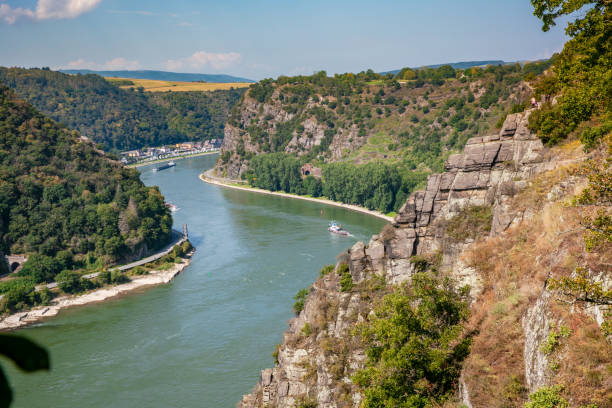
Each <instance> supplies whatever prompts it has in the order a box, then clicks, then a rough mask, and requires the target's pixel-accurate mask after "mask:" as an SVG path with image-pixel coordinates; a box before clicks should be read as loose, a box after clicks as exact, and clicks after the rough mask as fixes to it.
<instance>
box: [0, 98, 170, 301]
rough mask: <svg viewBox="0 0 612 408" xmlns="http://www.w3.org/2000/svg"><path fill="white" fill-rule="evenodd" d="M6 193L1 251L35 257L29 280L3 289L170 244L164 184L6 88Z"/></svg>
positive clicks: (2, 164) (2, 116)
mask: <svg viewBox="0 0 612 408" xmlns="http://www.w3.org/2000/svg"><path fill="white" fill-rule="evenodd" d="M0 191H1V193H0V251H1V252H3V253H4V254H27V255H28V256H29V258H28V261H27V262H26V263H25V265H24V267H23V269H22V270H21V271H20V272H19V273H20V275H21V276H23V278H22V279H21V280H13V281H10V282H8V283H6V284H4V283H3V284H2V285H0V292H6V291H8V292H10V291H15V290H18V289H19V288H22V289H23V290H26V289H24V288H27V290H26V292H28V291H33V288H34V286H33V285H34V284H35V283H38V282H46V281H51V280H53V278H54V277H55V275H56V274H58V273H59V272H61V271H63V270H67V269H90V268H102V267H104V266H107V265H110V264H114V263H116V262H120V261H122V260H128V259H133V258H135V257H139V256H140V255H141V254H143V253H145V252H147V251H148V250H151V249H155V248H158V247H161V246H163V245H165V244H166V243H167V242H168V241H169V239H170V228H171V226H172V218H171V216H170V213H169V210H168V209H167V208H166V207H165V205H164V198H163V197H162V195H161V194H160V192H159V190H158V189H157V188H156V187H146V186H145V185H144V184H143V183H142V182H141V181H140V178H139V173H138V172H137V171H136V170H133V169H127V168H124V167H123V166H122V165H121V164H120V163H119V162H117V161H115V160H113V159H112V158H110V157H108V156H106V155H105V154H104V152H101V151H100V150H97V149H96V148H95V146H94V145H93V144H92V143H91V142H88V141H86V140H85V139H83V138H81V137H80V135H79V134H78V132H76V131H72V130H69V129H67V128H65V127H63V126H61V125H58V124H57V123H55V122H53V121H52V120H50V119H48V118H46V117H45V116H43V115H42V114H40V113H39V112H37V111H36V110H35V109H34V108H33V107H32V106H31V105H30V104H28V103H26V102H24V101H22V100H20V99H18V98H17V97H16V96H15V94H14V93H13V92H12V91H11V90H9V89H8V88H6V87H4V86H0ZM22 289H19V290H22ZM19 293H22V292H19ZM13 294H15V293H13ZM26 294H27V293H26ZM15 295H16V296H17V294H15ZM19 296H21V295H19ZM19 296H18V297H19ZM24 296H25V295H24ZM7 299H8V300H9V301H10V299H11V297H10V296H9V297H8V298H7ZM4 306H6V307H8V308H9V309H10V308H13V307H16V308H19V305H17V304H12V305H10V304H9V305H8V306H7V305H4Z"/></svg>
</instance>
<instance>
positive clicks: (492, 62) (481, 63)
mask: <svg viewBox="0 0 612 408" xmlns="http://www.w3.org/2000/svg"><path fill="white" fill-rule="evenodd" d="M504 64H508V63H507V62H504V61H502V60H483V61H461V62H449V63H445V64H433V65H425V66H424V67H420V68H440V67H442V66H444V65H450V66H451V67H452V68H454V69H467V68H472V67H486V66H487V65H504ZM413 69H418V68H413ZM400 71H401V69H394V70H391V71H385V72H381V73H380V74H381V75H386V74H391V75H396V74H398V73H399V72H400Z"/></svg>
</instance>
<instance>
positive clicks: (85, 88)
mask: <svg viewBox="0 0 612 408" xmlns="http://www.w3.org/2000/svg"><path fill="white" fill-rule="evenodd" d="M0 83H4V84H5V85H7V86H9V87H10V88H12V89H13V90H15V92H16V93H17V95H18V96H19V97H20V98H22V99H25V100H27V101H28V102H30V103H31V104H32V105H34V106H35V107H36V108H37V109H38V110H40V111H41V112H43V113H44V114H46V115H48V116H50V117H51V118H52V119H54V120H56V121H58V122H62V123H64V124H66V125H67V126H68V127H70V128H72V129H76V130H78V131H79V132H80V133H81V134H82V135H84V136H87V137H89V138H90V139H92V140H94V141H95V142H96V143H100V144H101V145H102V146H103V148H104V149H105V150H112V151H117V150H129V149H136V148H140V147H143V146H159V145H163V144H171V143H178V142H182V141H186V140H205V139H213V138H222V137H223V128H224V124H225V121H226V120H227V116H228V114H229V112H230V110H231V108H232V106H233V105H234V104H235V103H236V102H237V101H238V99H239V98H240V96H241V95H242V93H243V92H244V90H239V89H229V90H217V91H213V92H181V93H172V92H165V93H155V94H152V93H144V92H140V91H137V90H129V89H121V88H119V87H118V86H117V85H115V84H112V83H110V82H108V81H106V80H105V79H104V78H102V77H100V76H98V75H68V74H63V73H61V72H56V71H49V70H45V69H21V68H2V67H0ZM177 106H180V109H177V108H176V107H177Z"/></svg>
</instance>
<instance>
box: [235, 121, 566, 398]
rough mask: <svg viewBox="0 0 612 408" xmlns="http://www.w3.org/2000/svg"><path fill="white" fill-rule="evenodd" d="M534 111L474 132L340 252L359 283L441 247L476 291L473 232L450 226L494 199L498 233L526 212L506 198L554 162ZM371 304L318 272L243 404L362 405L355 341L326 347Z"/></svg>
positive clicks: (531, 323) (538, 379)
mask: <svg viewBox="0 0 612 408" xmlns="http://www.w3.org/2000/svg"><path fill="white" fill-rule="evenodd" d="M528 115H529V113H519V114H513V115H509V116H508V117H507V119H506V121H505V122H504V125H503V127H502V129H501V130H500V132H499V133H498V134H496V135H492V136H487V137H477V138H472V139H470V140H469V141H468V143H467V145H466V147H465V149H464V151H463V153H461V154H455V155H452V156H450V157H449V158H448V161H447V162H446V165H445V169H446V171H445V172H444V173H442V174H435V175H432V176H430V177H429V179H428V181H427V187H426V189H425V191H419V192H416V193H414V194H413V195H412V196H410V197H409V198H408V200H407V201H406V203H405V204H404V205H403V206H402V208H401V209H400V211H399V212H398V214H397V216H396V217H395V220H394V222H393V224H392V225H387V226H386V227H385V228H384V229H383V230H382V231H381V233H380V234H378V235H375V236H373V237H372V238H371V240H370V242H369V243H368V244H367V245H366V244H364V243H362V242H358V243H356V244H355V245H354V246H353V247H352V248H351V249H350V250H349V251H348V253H347V254H345V255H344V259H343V261H344V262H347V263H348V265H349V269H350V273H351V276H352V279H353V282H354V283H355V284H356V285H359V284H365V283H366V282H368V281H369V280H372V279H375V278H376V277H377V276H379V277H382V278H383V279H385V280H386V283H387V284H396V283H400V282H405V281H410V278H411V276H412V274H413V273H414V265H413V264H412V263H411V257H413V256H415V255H426V254H433V253H438V254H441V256H442V267H443V269H445V270H446V271H447V272H449V273H451V274H452V275H453V276H454V277H455V278H456V279H457V280H458V281H459V282H460V283H462V284H469V285H470V287H471V289H472V293H471V294H472V296H473V297H474V298H475V297H476V296H477V295H478V293H479V292H480V290H481V287H480V284H479V282H480V278H479V277H478V276H477V274H476V273H475V271H474V270H473V269H471V268H469V267H467V266H465V265H464V264H463V262H462V259H461V253H462V252H463V251H464V250H465V249H466V248H467V247H468V246H469V245H470V244H471V242H472V239H470V238H468V237H469V234H468V233H467V231H466V234H465V235H466V237H465V238H462V237H459V238H458V239H453V240H451V239H449V238H448V237H447V236H446V234H445V231H446V225H447V224H448V222H449V220H451V219H452V218H453V217H455V216H456V215H457V214H459V213H460V212H461V210H462V209H464V208H466V207H469V206H490V207H491V208H492V221H491V224H492V225H491V232H490V234H491V235H497V234H500V233H502V232H503V231H504V230H505V229H507V228H508V227H509V226H511V225H513V224H514V223H516V222H518V221H519V220H520V218H521V216H522V215H521V214H517V213H513V211H511V209H510V206H509V205H508V200H509V199H510V198H511V197H512V196H514V195H515V194H516V193H517V192H518V191H520V190H521V189H522V188H524V186H525V185H526V182H527V180H528V179H529V178H530V177H531V176H533V175H534V174H537V173H539V172H541V171H543V170H546V169H549V168H551V167H552V166H553V165H554V162H551V161H549V160H548V159H547V158H546V157H547V156H546V155H545V154H544V150H545V149H544V147H543V145H542V143H541V142H540V140H539V139H538V138H537V137H536V136H535V135H533V134H532V133H531V132H530V131H529V130H528V129H527V118H528ZM335 279H336V280H337V278H335ZM330 305H333V309H334V310H335V312H334V313H332V314H329V313H327V312H322V311H323V310H326V311H329V310H330V308H331V306H330ZM371 306H372V304H371V299H370V300H367V299H366V300H364V299H362V298H360V296H359V294H356V293H352V294H351V293H342V292H340V291H339V286H338V282H337V281H334V278H333V275H332V276H331V277H330V276H328V277H325V278H323V279H320V280H318V281H317V283H315V285H314V286H313V288H312V290H311V294H310V295H309V297H308V300H307V302H306V307H305V310H304V311H303V312H302V313H301V314H300V315H299V316H298V317H296V318H295V319H292V320H291V321H290V323H289V330H288V331H287V332H286V333H285V335H284V338H283V343H282V345H281V346H280V348H279V351H278V364H277V365H276V367H275V368H274V369H271V370H264V371H263V372H262V376H261V378H260V381H259V382H258V384H257V386H256V387H255V389H254V390H253V392H252V393H251V394H249V395H247V396H245V397H244V398H243V400H242V402H241V403H240V404H239V406H241V407H259V406H277V407H291V406H294V404H295V403H296V402H297V401H300V400H304V401H306V400H308V401H316V403H317V404H318V405H317V406H318V407H343V406H353V407H357V406H358V405H359V401H360V395H359V393H358V392H357V390H356V389H355V388H354V387H353V386H352V384H351V381H350V375H351V374H352V373H353V372H354V371H355V370H357V369H358V368H360V367H361V364H362V363H363V360H364V358H363V350H361V349H360V348H359V347H358V345H356V346H354V348H352V349H351V351H350V353H348V355H344V354H343V352H342V348H340V349H339V348H337V347H336V348H334V349H333V350H334V352H333V353H331V354H330V353H326V352H325V351H324V350H328V349H329V339H330V338H336V339H344V341H350V340H349V339H350V337H351V336H350V330H351V328H352V327H353V326H354V324H355V323H356V322H358V321H360V320H361V319H363V318H364V317H365V316H367V314H368V313H370V311H371ZM542 316H544V315H543V312H542V311H541V310H539V309H538V306H537V305H536V306H534V308H533V309H531V310H530V312H529V314H528V316H527V317H526V318H525V321H524V325H525V327H526V330H527V329H529V331H532V332H533V338H532V339H531V340H529V345H528V346H527V345H526V347H525V358H526V359H528V360H529V363H528V364H527V363H526V365H528V366H529V367H530V368H529V369H528V370H530V371H529V372H528V373H527V377H528V378H532V379H533V381H532V382H533V383H534V386H535V384H536V383H537V384H541V383H543V382H544V374H543V373H544V371H545V370H544V369H545V366H546V361H545V359H542V358H541V357H542V356H541V355H540V354H541V353H539V346H540V342H541V340H542V336H543V335H544V334H543V333H547V330H548V329H547V327H545V326H546V324H547V323H546V319H545V318H544V317H542ZM542 319H544V320H542ZM304 327H308V330H312V328H313V327H316V328H317V330H318V331H317V333H316V335H315V336H314V337H313V336H304V333H303V332H304ZM303 337H307V339H303ZM296 339H301V340H296ZM334 344H337V342H336V343H334ZM339 350H340V351H339ZM328 351H329V350H328ZM339 359H340V360H343V367H342V369H341V370H339V369H338V368H337V365H338V364H339V363H338V360H339ZM304 367H306V368H304ZM338 371H340V374H338ZM331 372H335V373H336V375H335V376H334V375H330V373H331ZM313 379H315V380H313ZM461 386H462V390H461V398H462V399H463V403H464V404H465V405H467V406H471V405H470V401H469V390H468V389H467V386H466V383H465V382H464V381H461ZM530 386H531V384H530Z"/></svg>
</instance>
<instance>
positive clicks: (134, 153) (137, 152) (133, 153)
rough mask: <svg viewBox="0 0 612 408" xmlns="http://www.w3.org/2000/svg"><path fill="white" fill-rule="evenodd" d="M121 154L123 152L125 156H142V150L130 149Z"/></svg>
mask: <svg viewBox="0 0 612 408" xmlns="http://www.w3.org/2000/svg"><path fill="white" fill-rule="evenodd" d="M123 154H125V155H126V156H127V157H132V158H138V157H140V156H142V152H141V151H140V150H130V151H127V152H124V153H123Z"/></svg>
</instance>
